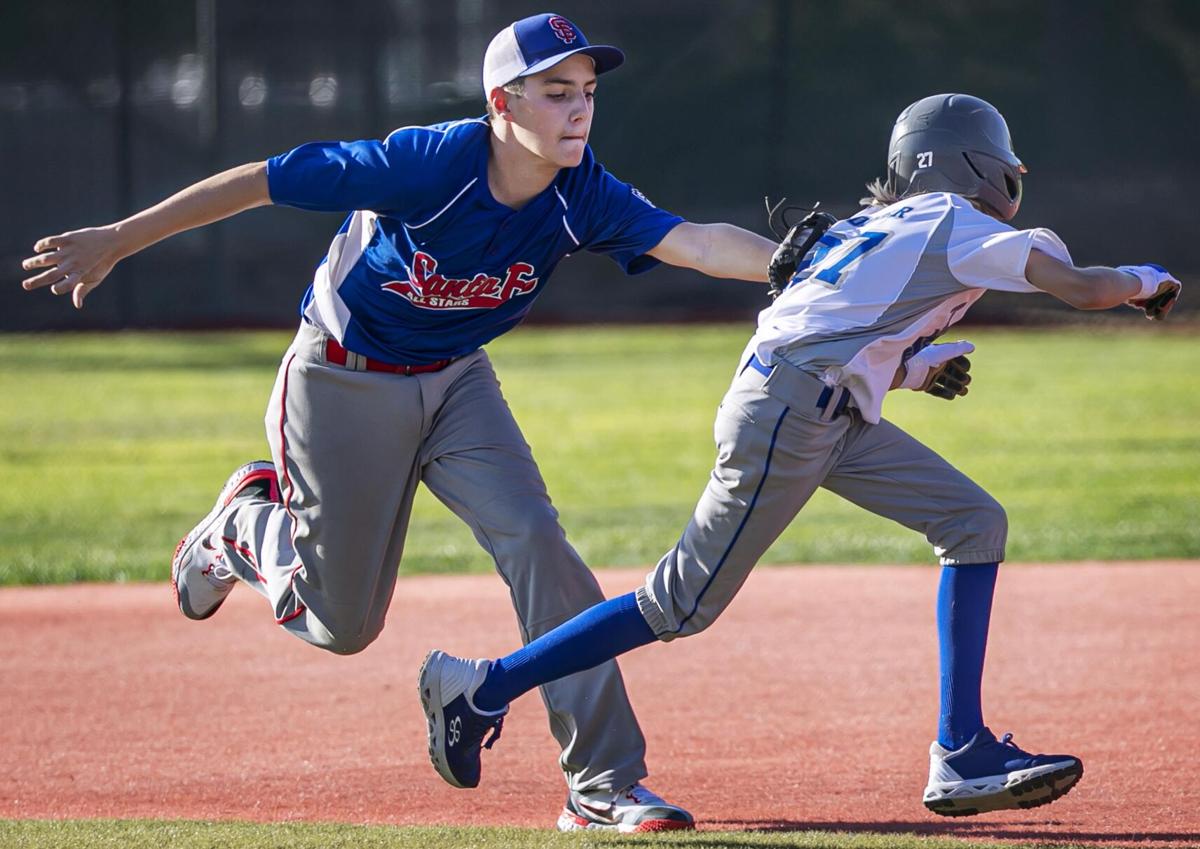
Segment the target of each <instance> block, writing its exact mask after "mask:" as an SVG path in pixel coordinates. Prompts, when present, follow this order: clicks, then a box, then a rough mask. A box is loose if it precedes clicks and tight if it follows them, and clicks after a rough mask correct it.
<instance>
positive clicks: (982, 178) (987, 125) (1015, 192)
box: [887, 94, 1025, 221]
mask: <svg viewBox="0 0 1200 849" xmlns="http://www.w3.org/2000/svg"><path fill="white" fill-rule="evenodd" d="M1024 173H1025V166H1024V165H1023V164H1021V160H1020V159H1018V158H1017V156H1016V154H1014V153H1013V149H1012V138H1011V137H1010V136H1009V134H1008V124H1006V123H1005V122H1004V116H1002V115H1001V114H1000V113H999V112H998V111H996V107H994V106H992V105H991V104H990V103H988V102H987V101H985V100H980V99H979V98H978V97H971V95H969V94H935V95H933V96H931V97H925V98H922V99H921V100H918V101H917V102H916V103H914V104H912V105H911V106H909V107H908V108H907V109H905V110H904V111H903V112H901V113H900V117H899V118H897V119H896V126H895V127H894V128H893V129H892V140H891V142H890V143H889V145H888V177H887V188H888V189H889V190H890V191H891V192H892V193H893V194H894V195H895V196H896V197H900V198H904V197H908V196H909V195H916V194H920V193H922V192H954V193H955V194H958V195H962V196H963V197H968V198H974V199H975V200H977V201H979V202H980V203H981V204H983V205H984V206H986V207H987V208H988V209H990V210H991V211H993V212H994V213H996V215H998V216H999V217H1000V219H1001V220H1003V221H1008V220H1009V219H1011V218H1012V217H1013V216H1014V215H1016V214H1017V207H1018V206H1020V205H1021V175H1022V174H1024Z"/></svg>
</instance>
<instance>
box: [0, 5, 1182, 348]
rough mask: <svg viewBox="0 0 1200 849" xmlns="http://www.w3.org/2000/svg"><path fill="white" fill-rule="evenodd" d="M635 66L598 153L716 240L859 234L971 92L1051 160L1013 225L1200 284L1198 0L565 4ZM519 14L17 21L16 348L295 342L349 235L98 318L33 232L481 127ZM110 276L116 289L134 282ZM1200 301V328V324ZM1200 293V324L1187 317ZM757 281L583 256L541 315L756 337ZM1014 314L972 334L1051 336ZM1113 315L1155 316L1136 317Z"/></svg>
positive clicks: (6, 127)
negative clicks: (35, 337) (70, 298)
mask: <svg viewBox="0 0 1200 849" xmlns="http://www.w3.org/2000/svg"><path fill="white" fill-rule="evenodd" d="M553 5H554V11H557V12H559V13H561V14H564V15H566V16H568V17H570V18H572V19H573V20H575V21H576V22H577V23H578V24H579V25H580V26H581V27H582V28H583V30H584V31H585V32H586V33H587V35H588V37H589V39H590V40H591V41H593V42H595V43H612V44H616V45H618V46H620V47H621V48H623V49H624V50H625V51H626V53H627V55H628V61H627V63H626V65H625V66H624V67H623V68H622V69H620V70H619V71H617V72H615V73H613V74H611V75H609V76H606V77H605V78H604V79H603V80H602V83H601V85H600V91H599V94H598V98H597V117H596V123H595V128H594V131H593V136H592V146H593V148H594V150H595V151H596V153H597V155H598V157H599V158H600V160H601V161H602V162H604V163H605V164H606V165H607V167H608V168H609V170H611V171H613V172H614V173H615V174H617V175H618V176H619V177H621V178H622V179H625V180H627V181H630V182H632V183H634V184H635V185H637V186H638V187H639V188H640V189H642V191H643V192H645V193H646V194H647V195H648V196H649V197H650V198H651V199H652V200H653V201H655V203H657V204H658V205H659V206H662V207H665V208H668V209H670V210H672V211H675V212H678V213H679V214H681V215H683V216H685V217H687V218H689V219H692V220H696V221H714V220H725V221H731V222H734V223H737V224H740V225H742V226H745V227H748V228H750V229H754V230H756V231H759V232H766V226H765V214H764V212H763V197H764V195H771V196H772V197H776V198H777V197H779V196H782V195H786V196H788V197H789V198H791V199H793V200H794V201H796V202H803V203H811V202H813V201H816V200H821V201H823V202H824V204H825V205H826V206H827V207H828V208H830V209H832V210H833V211H835V212H840V213H849V212H850V211H851V210H853V209H854V208H855V202H856V200H857V199H858V198H859V197H861V195H862V193H863V192H862V186H863V183H864V182H865V181H867V180H869V179H871V178H874V177H876V176H878V175H880V174H881V173H882V169H883V165H884V158H885V151H886V146H887V140H888V135H889V132H890V128H891V124H892V122H893V120H894V119H895V116H896V114H897V113H898V112H899V111H900V110H901V109H902V108H903V107H904V106H905V105H906V104H908V103H909V102H911V101H913V100H915V99H917V98H919V97H922V96H924V95H927V94H932V93H935V92H940V91H955V90H957V91H965V92H969V93H972V94H975V95H978V96H981V97H983V98H985V99H987V100H989V101H991V102H992V103H994V104H995V105H996V106H997V107H998V108H999V109H1000V110H1001V111H1002V112H1003V113H1004V114H1005V116H1006V117H1007V118H1008V121H1009V125H1010V127H1011V129H1012V132H1013V137H1014V140H1015V144H1016V148H1017V152H1018V154H1019V155H1020V156H1021V157H1022V158H1023V159H1024V161H1025V162H1026V163H1027V165H1028V166H1029V170H1030V174H1029V176H1028V177H1027V179H1026V192H1025V204H1024V207H1023V209H1022V211H1021V213H1020V215H1019V216H1018V218H1017V220H1016V222H1015V223H1016V224H1017V225H1018V226H1023V227H1030V226H1046V227H1050V228H1052V229H1054V230H1055V231H1057V232H1058V233H1059V234H1060V235H1061V236H1062V237H1063V238H1064V239H1065V240H1066V242H1067V244H1068V245H1069V246H1070V247H1071V249H1072V252H1073V254H1074V256H1075V258H1076V261H1077V262H1080V263H1106V264H1118V263H1122V262H1125V263H1132V262H1145V261H1151V260H1152V261H1155V262H1159V263H1162V264H1164V265H1166V266H1167V267H1168V268H1170V269H1172V271H1174V272H1175V273H1176V274H1177V275H1179V276H1181V277H1183V278H1184V279H1185V280H1186V279H1195V278H1196V272H1197V271H1200V239H1198V238H1196V233H1195V231H1196V226H1195V222H1196V212H1195V209H1196V198H1197V197H1198V196H1200V165H1198V159H1197V145H1198V142H1200V2H1196V0H1141V2H1132V1H1131V0H1130V2H1118V0H975V1H974V2H970V3H964V2H961V0H923V2H905V0H843V2H838V3H831V2H809V1H808V0H721V2H716V1H715V0H712V2H705V0H653V2H639V3H633V2H608V3H603V4H600V3H594V2H584V1H583V0H559V2H556V3H555V4H553ZM538 11H545V9H544V7H543V6H542V5H540V4H536V3H532V2H516V0H486V2H485V0H339V2H336V3H334V2H330V1H329V0H241V2H235V1H234V0H88V2H84V1H83V0H36V2H34V0H5V2H4V3H3V6H2V7H0V22H2V23H3V26H0V155H2V157H3V162H4V179H3V199H2V201H0V225H2V226H0V263H2V264H3V267H4V268H6V269H8V270H9V271H8V273H7V274H5V275H4V279H5V280H6V283H5V285H4V286H2V287H0V329H3V330H46V329H70V328H80V329H82V328H200V327H206V328H211V327H248V326H261V327H286V326H291V325H293V324H294V323H295V322H296V321H297V316H296V305H297V302H298V299H299V297H300V295H301V294H302V292H303V291H304V289H305V287H306V286H307V285H308V282H309V280H310V278H311V274H312V269H313V268H314V266H315V265H316V264H317V263H318V262H319V261H320V259H321V257H322V256H323V255H324V253H325V250H326V248H327V246H328V243H329V240H330V238H331V237H332V235H333V233H334V232H335V230H336V229H337V227H338V225H339V223H340V216H337V215H317V214H313V213H301V212H296V211H293V210H278V209H264V210H256V211H253V212H251V213H247V214H244V215H241V216H239V217H237V218H236V219H234V220H231V221H228V222H225V223H223V224H220V225H216V226H211V227H208V228H205V229H203V230H200V231H196V232H192V233H189V234H185V235H182V236H178V237H175V238H173V239H170V240H168V241H167V242H165V243H162V244H160V245H158V246H156V247H154V248H152V249H150V250H147V251H146V252H144V253H143V254H142V255H139V256H137V257H134V258H132V259H130V260H127V261H126V262H124V263H122V264H121V265H120V266H118V268H117V269H116V271H115V272H114V274H113V277H112V278H111V282H110V284H109V285H106V286H104V287H102V288H101V289H100V290H98V291H97V292H96V293H95V294H94V295H92V296H91V298H89V300H88V309H87V310H86V311H84V312H82V313H81V312H77V311H75V310H73V309H71V308H70V306H69V304H67V303H66V301H65V300H63V299H58V298H53V297H51V296H49V295H48V294H47V293H45V292H38V293H35V294H32V295H31V294H26V293H23V292H22V291H21V290H20V288H19V285H18V282H19V280H20V278H21V276H22V275H21V272H20V269H19V265H18V264H19V262H20V260H21V258H22V257H24V256H27V255H29V254H30V253H31V248H30V246H31V245H32V243H33V241H34V240H35V239H36V238H37V237H39V236H42V235H46V234H49V233H54V232H60V231H62V230H66V229H74V228H78V227H83V226H88V225H95V224H102V223H107V222H110V221H113V220H117V219H119V218H122V217H124V216H126V215H128V214H130V213H131V212H133V211H135V210H137V209H139V208H142V207H144V206H147V205H150V204H152V203H154V202H156V201H157V200H159V199H161V198H162V197H164V196H166V195H168V194H170V193H172V192H173V191H175V190H177V189H178V188H180V187H182V186H184V185H186V184H187V183H190V182H192V181H194V180H197V179H200V178H202V177H204V176H207V175H208V174H210V173H213V172H215V171H218V170H221V169H223V168H226V167H229V166H232V165H235V164H238V163H241V162H246V161H251V160H260V159H264V158H266V157H268V156H271V155H273V154H275V153H278V152H281V151H284V150H287V149H289V148H291V147H294V146H296V145H298V144H301V143H303V142H306V141H312V140H330V139H352V138H365V137H382V136H384V135H386V134H387V133H388V132H389V131H390V130H392V129H394V128H395V127H399V126H404V125H410V124H424V123H430V122H435V121H442V120H447V119H451V118H457V117H466V116H477V115H480V114H482V113H483V110H484V102H483V95H482V92H481V86H480V71H481V66H482V58H483V52H484V49H485V48H486V46H487V43H488V41H489V39H490V38H491V36H492V35H493V34H494V33H495V32H496V31H498V30H499V29H500V28H502V27H503V26H505V25H506V24H507V23H508V22H509V21H511V20H513V19H515V18H519V17H523V16H525V15H527V14H532V13H534V12H538ZM113 284H116V285H113ZM1197 300H1198V299H1196V298H1185V299H1184V302H1183V305H1182V307H1181V309H1180V312H1192V314H1195V306H1194V304H1195V303H1196V301H1197ZM1188 301H1191V302H1192V303H1191V304H1189V303H1188ZM763 303H764V297H763V293H762V289H761V287H758V286H755V285H752V284H742V283H712V282H710V281H707V280H703V279H701V278H699V277H698V276H697V275H694V274H691V273H689V272H684V271H677V270H671V269H660V270H658V271H655V272H653V273H652V274H651V275H649V276H647V277H639V278H626V277H624V275H623V274H622V273H621V272H620V271H619V269H618V268H617V267H616V266H615V265H613V264H612V263H611V262H609V261H607V260H604V259H601V258H598V257H592V256H580V257H574V258H572V259H571V260H570V261H568V262H567V263H565V264H564V265H563V266H562V267H561V268H560V270H559V272H558V274H557V275H556V277H555V280H554V283H553V285H551V286H550V287H549V289H548V291H547V293H546V294H545V295H544V296H543V298H542V300H541V302H540V303H539V305H538V307H537V309H535V310H534V313H533V320H534V321H541V322H597V321H622V322H641V321H648V322H660V321H675V320H678V321H688V320H706V321H711V320H741V319H749V318H750V317H752V316H753V315H754V313H755V312H756V311H757V310H758V309H760V308H761V307H762V306H763ZM1070 316H1071V314H1070V313H1068V312H1067V311H1065V310H1063V309H1060V308H1059V307H1058V306H1057V305H1056V303H1055V302H1053V301H1052V300H1051V299H1050V298H1019V297H1016V296H1002V295H990V296H989V297H988V298H987V299H985V300H984V301H983V303H982V304H980V306H979V307H977V308H976V309H975V310H974V311H973V313H972V318H973V319H974V320H975V321H976V322H979V321H986V322H992V323H1001V322H1024V323H1035V322H1046V321H1058V320H1062V319H1065V318H1067V317H1070ZM1106 320H1109V321H1130V322H1132V321H1137V320H1138V318H1137V316H1136V315H1134V313H1133V311H1132V310H1128V311H1118V312H1117V313H1111V314H1106Z"/></svg>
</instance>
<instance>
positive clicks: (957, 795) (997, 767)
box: [924, 728, 1083, 817]
mask: <svg viewBox="0 0 1200 849" xmlns="http://www.w3.org/2000/svg"><path fill="white" fill-rule="evenodd" d="M1082 776H1083V763H1082V762H1081V761H1080V760H1079V758H1077V757H1074V756H1073V755H1032V754H1030V753H1029V752H1026V751H1025V750H1024V749H1021V748H1020V747H1019V746H1017V744H1016V743H1014V742H1013V741H1012V735H1011V734H1005V735H1004V737H1003V738H1001V739H1000V740H997V739H996V737H995V735H994V734H992V732H991V731H989V730H988V729H986V728H984V729H982V730H981V731H979V733H977V734H976V735H975V736H974V737H972V738H971V740H970V741H969V742H968V743H967V744H966V745H965V746H963V747H962V748H960V749H955V750H954V751H949V750H947V749H944V748H943V747H942V746H940V745H939V744H938V743H936V742H935V743H933V744H932V745H931V746H930V747H929V783H928V784H927V785H926V787H925V799H924V801H925V807H926V808H928V809H929V810H931V811H933V812H934V813H935V814H939V815H941V816H944V817H966V816H972V815H974V814H982V813H985V812H987V811H999V810H1003V809H1005V808H1036V807H1039V806H1041V805H1048V804H1050V803H1051V802H1053V801H1054V800H1055V799H1058V798H1061V797H1062V796H1065V795H1066V794H1067V792H1068V791H1069V790H1070V789H1071V788H1072V787H1074V786H1075V784H1076V782H1078V781H1079V779H1080V778H1081V777H1082Z"/></svg>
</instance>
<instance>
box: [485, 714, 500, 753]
mask: <svg viewBox="0 0 1200 849" xmlns="http://www.w3.org/2000/svg"><path fill="white" fill-rule="evenodd" d="M503 729H504V717H500V718H499V719H497V720H496V724H495V725H493V726H492V733H491V736H490V737H488V738H487V741H486V742H485V743H484V744H483V748H485V749H490V748H492V745H493V744H494V743H495V742H496V741H497V740H499V739H500V732H501V731H502V730H503Z"/></svg>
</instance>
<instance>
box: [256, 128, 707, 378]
mask: <svg viewBox="0 0 1200 849" xmlns="http://www.w3.org/2000/svg"><path fill="white" fill-rule="evenodd" d="M490 135H491V127H490V126H489V124H488V122H487V121H486V120H484V119H469V120H463V121H452V122H447V123H443V124H434V125H431V126H428V127H404V128H401V129H399V130H396V131H394V132H393V133H391V135H389V136H388V137H387V138H386V139H384V140H383V141H377V140H370V141H355V142H321V143H314V144H305V145H301V146H300V147H298V148H296V149H295V150H292V151H289V152H288V153H284V154H282V155H280V156H276V157H274V158H272V159H270V160H268V161H267V181H268V186H269V189H270V194H271V200H272V201H273V202H274V203H277V204H283V205H287V206H295V207H299V208H300V209H311V210H318V211H324V212H334V211H341V210H350V214H349V216H348V217H347V218H346V221H345V222H344V223H343V224H342V227H341V229H340V230H339V231H338V233H337V235H336V236H335V237H334V239H333V243H332V244H331V245H330V247H329V252H328V254H327V255H326V256H325V258H324V259H323V260H322V261H321V264H320V265H319V266H318V267H317V270H316V273H315V274H314V276H313V282H312V285H311V286H310V287H309V289H308V292H307V293H306V294H305V296H304V300H303V301H302V303H301V307H300V310H301V314H302V315H303V317H304V319H305V320H306V321H309V322H311V323H312V324H315V325H316V326H318V327H320V328H321V329H322V330H324V331H325V332H327V333H329V334H330V335H331V336H333V337H334V338H335V339H337V340H338V341H339V342H340V343H341V344H342V345H343V346H345V347H346V348H347V349H349V350H351V351H354V352H356V353H358V354H362V355H364V356H367V357H373V358H377V359H379V360H383V361H385V362H391V363H404V364H411V365H419V364H423V363H429V362H433V361H436V360H441V359H446V358H448V357H460V356H463V355H465V354H469V353H470V352H471V351H474V350H475V349H477V348H479V347H481V346H482V345H485V344H486V343H488V342H490V341H491V340H492V339H495V338H496V337H497V336H499V335H500V334H502V333H504V332H506V331H508V330H510V329H512V328H513V327H515V326H516V325H517V324H518V323H520V321H521V320H522V319H523V318H524V317H525V315H526V314H527V313H528V312H529V309H530V307H531V306H532V304H533V300H534V298H536V297H537V295H538V293H539V292H541V291H542V289H543V287H544V286H545V285H546V281H547V280H548V279H549V277H550V274H551V273H552V272H553V271H554V268H555V267H556V266H557V265H558V262H559V260H561V259H562V258H563V257H564V256H567V255H568V254H570V253H572V252H574V251H577V250H581V249H587V250H589V251H595V252H599V253H604V254H608V255H609V256H611V257H612V258H613V259H614V260H616V262H617V263H618V264H620V266H621V267H622V268H623V269H624V270H625V271H626V273H628V274H638V273H640V272H643V271H647V270H649V269H650V268H653V267H654V266H655V265H657V264H658V262H657V260H655V259H653V258H652V257H650V256H647V255H646V252H647V251H649V250H651V249H652V248H654V247H655V246H656V245H657V244H658V243H659V242H660V241H662V239H663V237H664V236H665V235H666V234H667V233H668V232H670V230H671V229H673V228H674V227H675V226H676V225H677V224H679V223H680V222H681V221H682V220H683V219H681V218H680V217H679V216H677V215H672V214H670V213H668V212H665V211H663V210H660V209H658V208H656V207H655V206H654V205H653V204H652V203H650V201H648V200H647V199H646V198H645V196H644V195H642V194H641V193H640V192H639V191H637V189H635V188H633V187H632V186H630V185H629V184H628V183H624V182H622V181H620V180H618V179H617V178H615V177H614V176H613V175H611V174H609V173H608V172H607V171H606V170H605V169H604V167H603V166H602V165H600V163H598V162H597V161H596V160H595V157H594V156H593V155H592V151H591V148H590V147H588V148H587V149H586V150H585V152H584V156H583V161H582V162H581V163H580V164H579V165H578V166H576V167H574V168H564V169H561V170H560V171H559V172H558V175H557V176H556V177H555V179H554V181H553V182H552V183H551V184H550V186H548V187H547V188H546V189H545V191H543V192H542V193H541V194H539V195H537V196H536V197H534V198H533V199H532V200H530V201H529V202H528V203H527V204H526V205H525V206H523V207H521V209H519V210H513V209H511V208H510V207H507V206H504V205H503V204H501V203H499V202H498V201H497V200H496V199H495V198H494V197H492V193H491V190H490V189H489V188H488V180H487V165H488V153H489V149H490V148H489V137H490Z"/></svg>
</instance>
